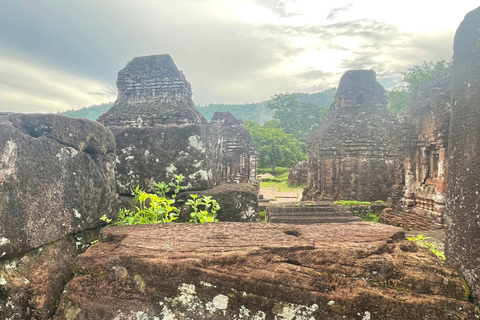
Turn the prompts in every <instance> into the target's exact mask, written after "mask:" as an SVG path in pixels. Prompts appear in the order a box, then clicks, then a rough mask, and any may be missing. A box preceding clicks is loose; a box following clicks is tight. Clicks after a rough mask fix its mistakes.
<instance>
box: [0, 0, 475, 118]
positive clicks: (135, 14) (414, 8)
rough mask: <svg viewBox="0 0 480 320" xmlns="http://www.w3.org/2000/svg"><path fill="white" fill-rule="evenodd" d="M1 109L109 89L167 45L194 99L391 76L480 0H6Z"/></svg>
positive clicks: (67, 101)
mask: <svg viewBox="0 0 480 320" xmlns="http://www.w3.org/2000/svg"><path fill="white" fill-rule="evenodd" d="M1 2H2V3H1V9H0V111H14V112H57V111H62V110H67V109H72V108H73V109H77V108H81V107H84V106H89V105H92V104H99V103H103V102H108V101H113V100H115V97H116V87H115V80H116V74H117V72H118V71H119V70H120V69H122V68H123V67H124V66H125V64H126V63H127V62H128V61H129V60H131V59H132V58H133V57H135V56H143V55H151V54H161V53H169V54H170V55H171V56H172V57H173V59H174V61H175V63H176V64H177V66H178V67H179V68H180V69H182V70H183V71H184V73H185V75H186V77H187V79H188V80H189V81H190V83H191V84H192V88H193V92H194V97H193V98H194V101H195V102H196V103H198V104H207V103H245V102H259V101H263V100H267V99H268V98H270V97H271V96H272V95H273V94H276V93H281V92H317V91H321V90H325V89H328V88H331V87H335V86H336V85H337V83H338V80H339V78H340V76H341V75H342V74H343V73H344V72H345V71H346V70H350V69H373V70H375V71H376V72H377V77H378V79H379V81H380V82H381V83H382V84H383V85H384V86H385V87H387V88H391V87H392V86H393V85H395V83H396V82H398V81H399V80H400V74H401V72H403V71H405V70H406V69H408V68H409V67H411V66H413V65H416V64H421V63H422V61H437V60H441V59H446V60H448V59H450V58H451V57H452V43H453V37H454V34H455V30H456V28H457V27H458V25H459V24H460V22H461V21H462V20H463V17H464V16H465V14H467V13H468V12H469V11H471V10H473V9H475V8H476V7H478V5H479V3H478V0H461V1H448V2H447V1H433V0H403V1H385V0H347V1H342V0H336V1H323V0H61V1H60V0H2V1H1Z"/></svg>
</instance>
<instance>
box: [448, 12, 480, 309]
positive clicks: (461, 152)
mask: <svg viewBox="0 0 480 320" xmlns="http://www.w3.org/2000/svg"><path fill="white" fill-rule="evenodd" d="M453 50H454V55H453V66H452V68H453V70H452V117H451V119H450V134H449V146H448V148H449V161H448V177H447V207H446V224H447V228H446V245H445V254H446V256H447V261H448V263H449V264H450V265H451V266H453V267H455V268H456V269H458V270H459V271H460V272H461V273H462V275H463V276H464V277H465V281H466V282H467V284H468V285H469V287H470V290H471V293H472V297H473V301H474V303H476V304H477V306H480V7H479V8H477V9H475V10H473V11H472V12H470V13H468V14H467V15H466V16H465V19H464V20H463V22H462V23H461V24H460V26H459V28H458V30H457V33H456V35H455V41H454V47H453Z"/></svg>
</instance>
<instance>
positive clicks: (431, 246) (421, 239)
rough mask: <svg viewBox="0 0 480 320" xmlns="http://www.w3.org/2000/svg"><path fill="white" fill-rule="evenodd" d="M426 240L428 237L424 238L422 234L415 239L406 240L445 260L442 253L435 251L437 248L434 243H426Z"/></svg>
mask: <svg viewBox="0 0 480 320" xmlns="http://www.w3.org/2000/svg"><path fill="white" fill-rule="evenodd" d="M428 239H430V237H425V236H424V235H423V234H419V235H418V236H416V237H408V238H407V240H410V241H413V242H415V243H418V244H419V245H420V246H422V247H424V248H427V249H428V250H430V251H431V252H432V253H433V254H434V255H436V256H437V257H439V258H442V259H443V260H445V255H444V253H443V252H442V251H439V250H437V248H436V247H435V242H429V241H427V240H428Z"/></svg>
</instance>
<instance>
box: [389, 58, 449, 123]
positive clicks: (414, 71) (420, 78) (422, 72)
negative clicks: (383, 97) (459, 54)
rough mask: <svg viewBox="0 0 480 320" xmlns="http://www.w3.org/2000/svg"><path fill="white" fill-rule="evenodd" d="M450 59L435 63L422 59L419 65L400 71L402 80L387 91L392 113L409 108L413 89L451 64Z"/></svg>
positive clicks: (413, 92)
mask: <svg viewBox="0 0 480 320" xmlns="http://www.w3.org/2000/svg"><path fill="white" fill-rule="evenodd" d="M451 64H452V63H451V62H450V61H445V60H440V61H437V62H436V63H433V62H432V61H430V62H426V61H423V64H422V65H421V66H413V67H412V68H410V69H408V70H407V71H406V72H403V73H402V78H403V79H402V82H401V83H400V84H399V85H398V86H397V87H395V88H393V89H392V90H391V91H390V92H389V93H388V108H389V109H390V111H391V112H392V113H394V114H395V113H397V112H399V111H400V110H403V109H407V108H410V105H411V104H412V100H413V96H414V95H415V89H416V88H417V87H418V85H419V84H421V83H423V82H425V81H427V80H428V79H430V78H431V77H432V76H434V75H436V74H437V73H440V72H442V71H443V70H445V69H447V68H448V67H450V66H451Z"/></svg>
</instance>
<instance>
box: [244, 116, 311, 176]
mask: <svg viewBox="0 0 480 320" xmlns="http://www.w3.org/2000/svg"><path fill="white" fill-rule="evenodd" d="M245 129H247V130H248V132H249V133H250V135H251V136H252V140H253V144H254V146H255V148H256V149H257V151H258V164H259V165H260V167H263V168H265V167H270V169H271V170H272V172H274V171H275V167H277V166H290V165H291V164H293V163H294V162H295V161H298V160H304V159H305V158H306V156H305V154H304V153H303V151H302V147H303V146H304V143H303V142H300V141H298V140H297V139H295V138H293V137H292V135H291V134H287V133H285V131H284V130H283V128H281V127H280V126H279V122H278V121H275V120H272V121H268V122H266V123H265V124H264V125H260V124H258V123H256V122H254V121H251V120H247V121H245Z"/></svg>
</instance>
